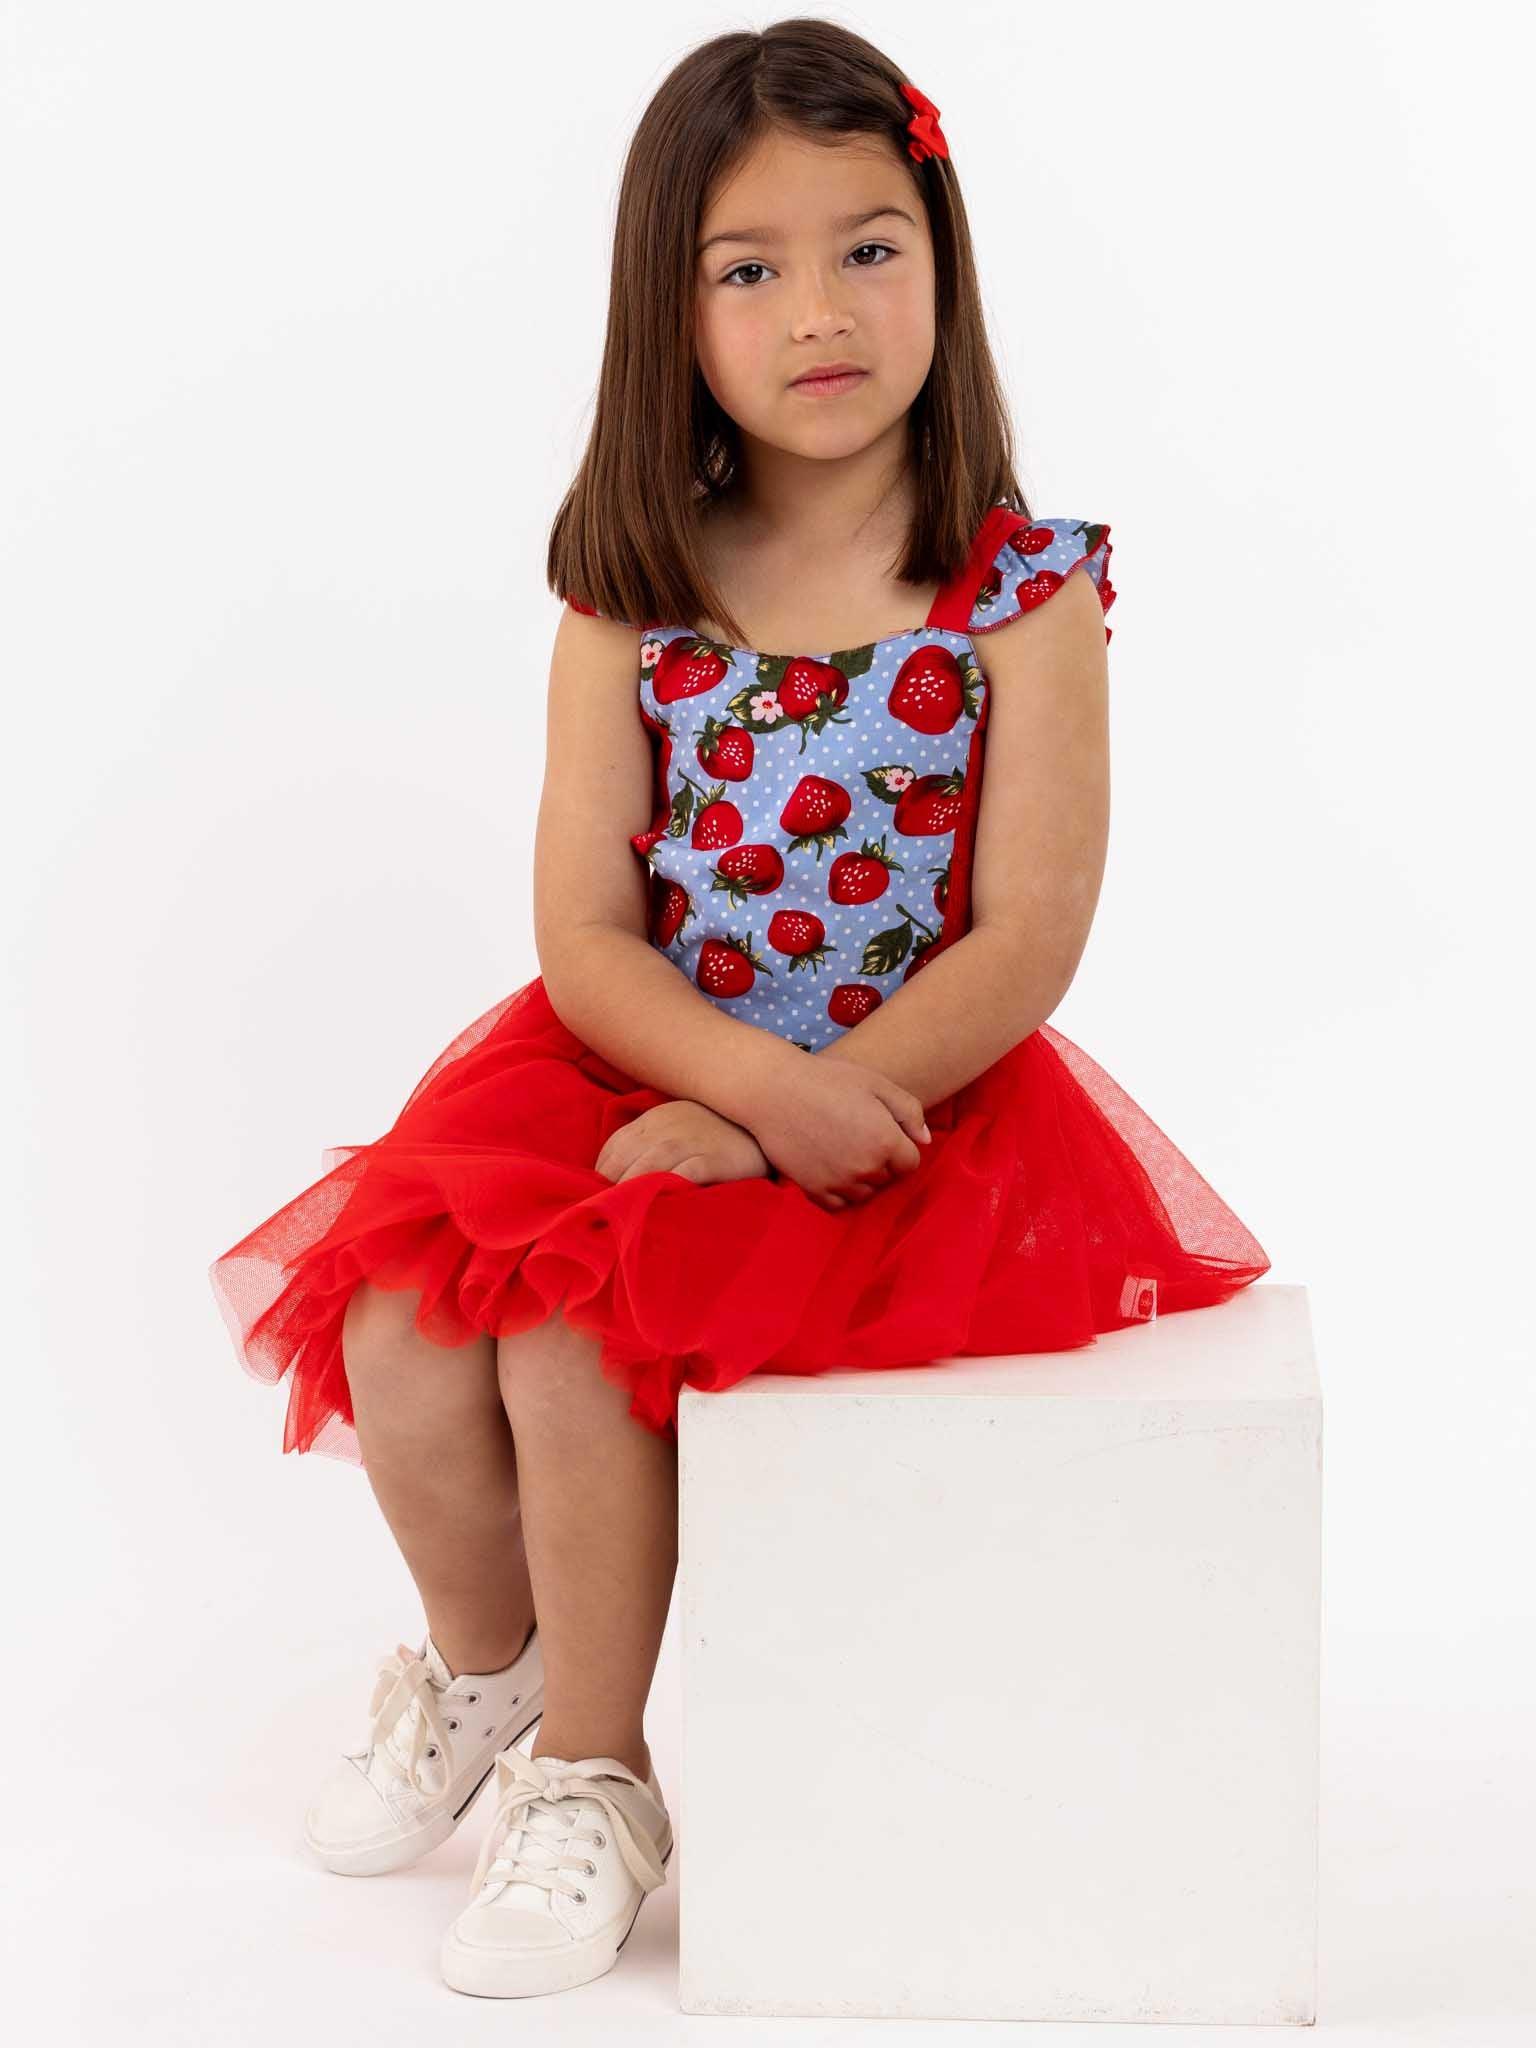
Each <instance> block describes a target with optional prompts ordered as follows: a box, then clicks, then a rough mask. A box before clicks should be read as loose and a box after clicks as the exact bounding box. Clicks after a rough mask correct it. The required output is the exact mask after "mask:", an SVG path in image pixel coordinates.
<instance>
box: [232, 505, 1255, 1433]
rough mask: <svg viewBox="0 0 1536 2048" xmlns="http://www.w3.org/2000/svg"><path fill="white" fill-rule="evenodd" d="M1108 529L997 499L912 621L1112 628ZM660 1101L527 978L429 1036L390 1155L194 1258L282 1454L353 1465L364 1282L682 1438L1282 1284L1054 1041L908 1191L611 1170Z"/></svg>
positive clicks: (1126, 1103) (1156, 1134)
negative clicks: (1073, 588) (749, 1389)
mask: <svg viewBox="0 0 1536 2048" xmlns="http://www.w3.org/2000/svg"><path fill="white" fill-rule="evenodd" d="M1108 536H1109V528H1108V527H1107V526H1104V525H1099V524H1095V523H1092V522H1089V521H1085V520H1065V519H1055V520H1045V521H1033V522H1031V521H1029V520H1025V519H1023V518H1021V517H1020V516H1019V515H1017V514H1013V513H1011V512H1010V511H1009V510H1008V508H1007V507H1006V506H997V507H994V508H993V509H992V511H991V512H989V514H988V516H987V520H986V522H985V523H984V524H983V526H982V528H981V529H980V530H979V532H978V534H977V538H976V543H975V545H974V547H973V549H972V551H971V557H970V560H969V561H968V563H967V564H966V567H965V569H964V570H963V571H962V572H961V574H960V575H959V576H957V577H956V578H955V579H954V580H953V582H952V584H951V585H949V586H947V587H946V588H945V590H944V591H942V592H941V593H940V595H939V597H938V599H937V600H936V601H935V604H934V606H933V610H932V612H931V614H930V621H929V623H930V625H932V626H934V627H935V628H939V629H941V630H952V629H956V628H958V629H960V630H962V631H964V630H969V631H971V632H987V631H990V630H991V629H992V627H994V626H996V625H1001V624H1004V623H1006V622H1007V621H1008V620H1009V619H1010V618H1013V617H1016V616H1017V615H1018V614H1019V612H1020V611H1022V610H1029V609H1032V608H1033V607H1034V606H1035V605H1037V604H1040V603H1042V602H1045V601H1046V600H1047V599H1048V598H1049V597H1050V595H1051V594H1052V593H1053V592H1054V590H1056V589H1058V588H1059V587H1060V586H1061V584H1062V582H1063V581H1064V580H1065V579H1066V577H1067V576H1069V575H1070V574H1072V573H1074V572H1075V571H1076V570H1078V569H1082V570H1084V571H1085V572H1086V573H1087V574H1088V575H1089V576H1091V577H1092V579H1093V581H1094V583H1095V586H1096V588H1097V590H1098V593H1099V598H1100V603H1101V605H1102V606H1103V608H1104V609H1105V610H1106V611H1107V610H1108V608H1109V606H1110V604H1111V603H1112V602H1113V600H1114V596H1115V591H1114V587H1113V585H1112V584H1111V582H1110V579H1109V573H1108V571H1109V559H1110V552H1111V550H1110V542H1109V537H1108ZM578 608H579V609H587V607H585V606H578ZM1105 637H1106V640H1107V639H1108V638H1109V628H1108V627H1107V626H1106V628H1105ZM983 715H985V714H983ZM976 780H977V785H978V786H979V778H976ZM971 822H972V824H973V823H974V820H972V821H971ZM968 846H969V839H968V837H963V836H961V835H957V849H958V851H957V860H956V873H955V879H954V881H953V883H952V887H951V892H950V901H949V908H948V910H947V911H946V918H945V924H944V933H943V936H944V939H945V940H946V941H948V940H950V939H952V938H954V937H957V936H959V932H960V930H961V929H962V928H963V926H964V924H965V923H966V921H967V918H968V910H967V904H968V896H967V880H966V877H967V872H968ZM809 1056H810V1055H807V1057H809ZM669 1099H670V1098H669V1097H667V1096H666V1095H665V1094H663V1093H661V1092H660V1091H658V1090H656V1089H654V1088H651V1087H649V1086H647V1085H645V1084H644V1083H643V1082H641V1081H639V1080H638V1079H636V1078H635V1077H633V1076H631V1075H628V1074H626V1073H624V1072H622V1071H621V1070H620V1069H619V1068H617V1067H615V1066H613V1065H611V1064H610V1063H609V1062H608V1061H607V1060H605V1059H604V1058H602V1057H601V1056H600V1055H599V1054H598V1053H596V1052H594V1051H593V1050H592V1049H591V1048H589V1047H588V1046H586V1045H584V1044H583V1043H582V1041H581V1040H580V1039H579V1038H578V1037H576V1036H575V1035H574V1034H573V1033H572V1032H571V1031H570V1030H569V1029H568V1028H567V1027H566V1026H565V1025H564V1024H563V1023H562V1022H561V1020H560V1018H559V1016H558V1015H557V1013H556V1012H555V1009H554V1007H553V1005H552V1003H551V1001H550V999H549V995H548V992H547V990H546V988H545V986H544V982H543V979H542V977H536V978H535V979H534V980H533V981H531V982H529V983H527V984H525V985H524V986H523V987H522V988H520V989H517V990H515V991H514V992H513V993H512V994H511V995H509V996H507V997H505V998H504V999H503V1000H502V1001H500V1002H498V1003H496V1004H495V1005H494V1006H493V1007H492V1008H491V1009H489V1010H487V1011H486V1012H485V1014H484V1015H483V1016H481V1017H479V1018H477V1019H476V1020H475V1021H474V1023H472V1024H470V1025H469V1026H468V1027H467V1028H466V1029H465V1030H463V1031H461V1032H460V1033H459V1034H458V1035H457V1037H455V1038H454V1039H453V1040H452V1042H451V1043H450V1044H449V1045H448V1046H446V1047H445V1048H444V1050H443V1051H442V1052H441V1053H440V1054H439V1055H438V1057H437V1059H435V1060H434V1061H433V1063H432V1065H431V1066H430V1067H429V1068H428V1070H427V1072H426V1073H425V1074H424V1075H423V1076H422V1078H421V1080H420V1081H419V1082H418V1083H417V1084H416V1087H415V1088H414V1089H413V1090H412V1092H411V1094H410V1096H409V1098H408V1099H407V1101H406V1103H405V1106H404V1107H403V1109H402V1110H401V1111H400V1113H399V1115H398V1116H397V1117H396V1119H395V1122H394V1123H393V1125H392V1126H391V1127H390V1129H389V1130H388V1131H387V1132H386V1133H385V1134H384V1136H383V1137H381V1138H379V1139H377V1140H375V1141H374V1142H373V1143H371V1144H363V1145H342V1146H337V1147H334V1148H332V1149H331V1150H330V1151H329V1152H327V1153H326V1154H325V1155H324V1165H325V1169H326V1170H325V1172H324V1174H323V1177H322V1178H321V1179H319V1180H317V1181H316V1182H314V1183H313V1184H312V1185H311V1186H309V1187H307V1188H305V1189H304V1191H303V1192H302V1193H301V1194H299V1195H297V1196H296V1197H295V1198H294V1199H293V1200H292V1201H290V1202H288V1203H287V1204H285V1206H284V1207H282V1208H281V1209H279V1210H278V1211H277V1212H276V1213H275V1214H274V1215H272V1216H270V1217H268V1218H267V1219H266V1221H265V1222H263V1223H260V1224H258V1225H257V1227H256V1228H255V1229H254V1230H252V1231H250V1232H249V1233H248V1234H247V1235H246V1236H245V1237H243V1238H242V1239H241V1240H240V1242H239V1243H238V1244H236V1245H234V1246H232V1247H231V1248H230V1249H229V1250H228V1251H226V1252H224V1253H223V1254H222V1255H221V1256H220V1257H219V1258H217V1259H216V1260H215V1261H214V1263H213V1265H212V1267H211V1268H210V1278H211V1280H212V1283H213V1288H214V1293H215V1296H216V1298H217V1300H218V1303H219V1306H220V1309H221V1311H222V1313H223V1315H224V1318H225V1322H226V1324H227V1326H228V1329H229V1332H230V1335H231V1338H232V1340H233V1342H234V1345H235V1348H236V1352H237V1355H238V1357H239V1358H240V1360H241V1362H242V1363H243V1364H244V1365H245V1367H246V1368H247V1370H248V1371H250V1372H251V1373H252V1374H254V1375H255V1377H256V1378H258V1379H260V1380H264V1381H268V1382H278V1381H281V1380H283V1379H284V1378H286V1379H287V1380H288V1382H289V1393H288V1408H287V1419H286V1423H285V1426H284V1433H283V1448H284V1450H286V1451H312V1450H313V1451H322V1452H325V1453H327V1454H329V1455H333V1456H337V1457H341V1458H344V1459H347V1460H349V1461H351V1462H352V1463H354V1464H361V1462H362V1458H361V1454H360V1450H359V1446H358V1441H357V1432H356V1429H355V1426H354V1420H353V1411H352V1405H351V1399H350V1395H349V1390H348V1385H347V1375H346V1368H345V1363H344V1358H343V1349H342V1325H343V1319H344V1317H345V1313H346V1308H347V1304H348V1301H349V1300H350V1298H351V1296H352V1295H353V1293H354V1292H355V1290H356V1288H357V1284H358V1282H359V1281H360V1280H363V1279H368V1280H370V1281H372V1282H373V1283H374V1284H375V1285H377V1286H379V1287H382V1288H385V1289H391V1290H403V1289H412V1290H418V1291H419V1293H420V1300H419V1303H418V1304H417V1307H416V1311H415V1321H416V1326H417V1328H418V1329H419V1330H420V1331H421V1332H422V1334H423V1335H424V1336H426V1337H428V1338H430V1339H432V1340H433V1341H434V1342H436V1343H438V1344H441V1345H444V1346H448V1347H459V1346H463V1345H466V1344H469V1343H472V1342H474V1341H476V1340H477V1339H483V1338H500V1337H512V1336H516V1335H518V1334H520V1333H522V1332H524V1331H528V1330H532V1329H534V1328H536V1327H537V1326H538V1325H539V1324H541V1323H543V1322H545V1321H547V1320H548V1319H549V1318H550V1317H551V1316H552V1315H553V1314H555V1313H556V1311H559V1312H560V1313H562V1314H563V1315H564V1316H565V1318H566V1320H567V1321H568V1322H569V1323H570V1324H571V1325H572V1326H573V1327H574V1328H576V1329H578V1330H581V1331H583V1332H585V1333H587V1334H588V1335H589V1336H591V1337H592V1338H593V1339H594V1340H595V1342H596V1343H597V1346H598V1351H597V1357H598V1362H599V1368H600V1370H601V1371H602V1373H603V1374H604V1376H605V1377H606V1378H608V1379H610V1380H612V1381H613V1382H615V1383H616V1384H617V1385H619V1386H621V1387H623V1388H625V1389H626V1390H627V1391H628V1394H629V1397H630V1401H629V1410H630V1413H631V1415H632V1416H633V1417H634V1418H635V1419H636V1421H638V1422H639V1423H641V1424H642V1425H643V1426H645V1427H646V1428H648V1429H651V1430H654V1431H656V1432H657V1433H659V1434H662V1435H664V1436H669V1437H675V1434H676V1418H677V1399H678V1394H679V1392H680V1390H681V1389H682V1388H683V1387H684V1386H691V1387H696V1388H699V1389H701V1390H704V1391H707V1392H720V1391H722V1390H724V1389H725V1388H727V1387H730V1386H732V1385H734V1384H735V1383H736V1382H738V1381H739V1380H742V1379H744V1378H745V1377H746V1376H747V1375H748V1374H750V1373H753V1372H760V1371H770V1372H776V1373H791V1374H815V1373H822V1372H829V1371H838V1372H849V1371H852V1372H857V1371H870V1370H878V1369H882V1368H892V1367H900V1366H921V1365H927V1364H931V1363H933V1362H934V1361H935V1360H940V1359H944V1358H949V1357H964V1356H976V1355H980V1356H995V1355H999V1354H1010V1353H1020V1352H1023V1353H1027V1352H1033V1351H1056V1350H1067V1349H1072V1348H1075V1347H1078V1346H1081V1345H1086V1344H1090V1343H1092V1341H1093V1339H1094V1337H1095V1336H1096V1335H1097V1334H1099V1333H1100V1332H1102V1331H1108V1330H1113V1329H1119V1328H1121V1327H1123V1326H1125V1325H1127V1324H1129V1323H1134V1322H1144V1321H1148V1320H1150V1319H1151V1318H1152V1317H1154V1316H1157V1315H1160V1314H1162V1315H1166V1314H1169V1313H1174V1312H1178V1311H1181V1310H1187V1309H1192V1308H1201V1307H1208V1306H1214V1305H1215V1304H1216V1303H1218V1302H1221V1301H1224V1300H1226V1299H1227V1298H1228V1297H1229V1296H1231V1295H1233V1294H1235V1293H1236V1292H1237V1291H1238V1289H1239V1288H1242V1287H1245V1286H1247V1285H1248V1284H1249V1283H1250V1282H1251V1281H1253V1280H1256V1279H1258V1278H1259V1277H1260V1276H1261V1275H1262V1274H1264V1273H1266V1272H1267V1271H1268V1270H1269V1260H1268V1258H1267V1256H1266V1254H1265V1252H1264V1251H1263V1249H1262V1247H1261V1246H1260V1245H1259V1244H1258V1242H1257V1241H1256V1239H1255V1238H1254V1237H1253V1236H1252V1235H1251V1233H1250V1232H1249V1231H1248V1230H1247V1228H1246V1227H1245V1226H1244V1225H1243V1224H1242V1223H1241V1222H1240V1221H1239V1220H1238V1218H1237V1217H1236V1216H1235V1215H1234V1214H1233V1213H1232V1211H1231V1209H1229V1208H1228V1206H1227V1205H1226V1203H1225V1202H1223V1200H1222V1199H1221V1197H1220V1196H1219V1195H1218V1194H1217V1193H1216V1192H1215V1190H1214V1189H1213V1188H1212V1187H1211V1186H1210V1185H1209V1183H1208V1182H1207V1181H1206V1180H1205V1179H1204V1178H1203V1177H1202V1176H1201V1175H1200V1174H1199V1173H1198V1172H1197V1171H1196V1169H1195V1168H1194V1166H1192V1165H1191V1163H1190V1162H1189V1160H1188V1159H1186V1158H1185V1157H1184V1155H1183V1153H1182V1152H1180V1151H1179V1149H1178V1148H1177V1146H1175V1145H1174V1144H1173V1142H1172V1140H1171V1139H1169V1138H1168V1137H1167V1136H1166V1135H1165V1134H1164V1132H1163V1131H1161V1130H1160V1129H1159V1128H1158V1126H1157V1125H1156V1124H1155V1123H1154V1122H1153V1121H1152V1119H1151V1118H1150V1117H1149V1116H1147V1114H1146V1113H1145V1112H1144V1111H1143V1110H1142V1109H1141V1108H1139V1107H1138V1105H1137V1104H1136V1103H1135V1102H1134V1101H1132V1099H1131V1098H1130V1096H1129V1095H1127V1094H1126V1092H1125V1091H1124V1090H1123V1089H1122V1088H1120V1087H1119V1086H1118V1085H1117V1084H1116V1083H1115V1082H1114V1081H1113V1080H1111V1078H1110V1077H1109V1075H1108V1074H1106V1073H1105V1072H1104V1071H1103V1070H1102V1069H1101V1068H1100V1067H1099V1066H1097V1065H1096V1064H1095V1062H1094V1061H1093V1060H1092V1059H1090V1058H1089V1056H1088V1055H1087V1054H1086V1053H1085V1052H1083V1051H1082V1050H1081V1048H1080V1047H1078V1046H1076V1045H1074V1044H1073V1043H1072V1041H1071V1040H1070V1039H1068V1038H1066V1037H1065V1036H1064V1035H1063V1034H1062V1033H1061V1032H1059V1031H1058V1030H1056V1029H1055V1028H1054V1027H1053V1026H1051V1025H1048V1024H1042V1025H1040V1026H1039V1027H1038V1028H1037V1029H1036V1030H1035V1031H1033V1032H1031V1033H1030V1035H1029V1036H1028V1037H1027V1038H1025V1039H1024V1040H1022V1041H1021V1042H1020V1043H1019V1044H1018V1045H1016V1046H1014V1047H1012V1048H1011V1049H1010V1050H1009V1051H1008V1052H1007V1053H1006V1054H1005V1055H1004V1056H1003V1057H1002V1058H1001V1059H1000V1060H997V1061H996V1062H995V1063H994V1064H993V1065H992V1066H991V1067H990V1068H988V1069H987V1070H986V1071H985V1072H984V1073H982V1074H981V1075H979V1076H978V1077H977V1078H976V1079H975V1080H974V1081H972V1082H971V1083H970V1084H969V1085H968V1086H966V1087H964V1088H961V1089H959V1090H957V1091H956V1092H955V1093H954V1094H953V1095H951V1096H950V1097H948V1098H947V1099H946V1100H945V1101H943V1102H941V1103H937V1104H930V1105H929V1106H928V1109H927V1118H928V1124H929V1127H930V1129H931V1131H932V1133H933V1140H932V1143H931V1144H930V1145H926V1146H924V1147H923V1148H922V1158H921V1161H920V1163H919V1165H918V1166H917V1167H916V1168H915V1169H914V1170H913V1171H912V1172H911V1173H908V1174H903V1175H901V1176H899V1177H898V1178H897V1179H896V1180H894V1181H892V1182H891V1183H889V1184H888V1185H887V1186H886V1187H884V1188H882V1189H880V1190H879V1192H878V1193H876V1194H875V1195H873V1196H872V1197H870V1198H869V1199H868V1200H867V1201H864V1202H862V1203H856V1204H853V1205H851V1206H850V1207H848V1208H846V1209H843V1210H839V1211H836V1212H829V1211H827V1210H824V1209H822V1208H820V1207H818V1206H817V1204H816V1203H814V1202H813V1201H812V1200H811V1199H810V1197H809V1196H808V1195H806V1194H805V1193H804V1191H803V1190H802V1189H800V1188H799V1187H797V1186H796V1185H795V1183H794V1182H793V1181H789V1180H767V1179H756V1180H743V1181H723V1182H719V1183H716V1184H713V1185H710V1186H707V1187H701V1186H699V1185H698V1184H697V1183H696V1182H694V1181H692V1180H689V1179H688V1178H687V1177H686V1176H685V1175H682V1174H678V1173H672V1172H656V1173H647V1174H642V1175H638V1176H635V1177H634V1178H631V1179H628V1180H624V1181H618V1182H614V1181H610V1180H608V1179H607V1178H606V1177H605V1176H604V1175H602V1174H600V1173H599V1172H598V1171H597V1169H596V1167H595V1165H594V1164H593V1162H594V1161H595V1160H596V1158H597V1157H598V1155H599V1154H600V1153H601V1151H602V1149H603V1147H604V1145H605V1144H606V1143H607V1140H608V1138H609V1137H610V1136H611V1135H612V1134H613V1133H614V1132H615V1131H617V1130H619V1129H621V1128H623V1126H624V1125H625V1124H627V1123H629V1122H632V1121H633V1120H634V1118H636V1117H637V1116H639V1115H641V1114H642V1113H643V1112H644V1111H646V1110H648V1109H651V1108H654V1107H656V1106H657V1105H658V1104H659V1103H662V1102H664V1101H667V1100H669Z"/></svg>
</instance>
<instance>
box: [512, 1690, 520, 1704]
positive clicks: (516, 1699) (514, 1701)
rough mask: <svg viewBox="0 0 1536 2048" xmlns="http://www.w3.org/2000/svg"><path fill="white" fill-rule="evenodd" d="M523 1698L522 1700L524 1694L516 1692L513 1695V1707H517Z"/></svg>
mask: <svg viewBox="0 0 1536 2048" xmlns="http://www.w3.org/2000/svg"><path fill="white" fill-rule="evenodd" d="M521 1698H522V1694H521V1693H520V1692H515V1693H513V1695H512V1704H513V1706H514V1707H515V1706H516V1705H517V1703H518V1701H519V1700H520V1699H521Z"/></svg>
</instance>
